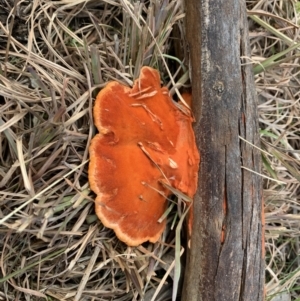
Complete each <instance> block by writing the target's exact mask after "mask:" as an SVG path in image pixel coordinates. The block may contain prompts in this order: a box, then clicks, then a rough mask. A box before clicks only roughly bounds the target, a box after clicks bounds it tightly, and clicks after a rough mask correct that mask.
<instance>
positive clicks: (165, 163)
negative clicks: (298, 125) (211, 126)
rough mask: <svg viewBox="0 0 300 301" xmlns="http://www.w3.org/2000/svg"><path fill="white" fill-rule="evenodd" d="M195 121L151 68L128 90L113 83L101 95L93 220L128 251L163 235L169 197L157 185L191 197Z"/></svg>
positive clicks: (92, 168)
mask: <svg viewBox="0 0 300 301" xmlns="http://www.w3.org/2000/svg"><path fill="white" fill-rule="evenodd" d="M192 121H193V118H192V117H191V115H190V114H184V113H183V112H182V111H181V110H179V109H178V107H177V106H176V105H175V104H174V103H173V101H172V99H171V98H170V96H169V93H168V89H167V88H166V87H163V88H162V87H161V85H160V76H159V73H158V72H157V71H156V70H154V69H152V68H150V67H143V68H142V69H141V73H140V77H139V79H137V80H136V81H135V82H134V85H133V87H132V88H129V87H126V86H124V85H122V84H120V83H118V82H116V81H114V82H110V83H108V84H107V86H106V87H105V88H104V89H102V90H101V91H100V92H99V94H98V96H97V98H96V102H95V106H94V123H95V125H96V127H97V129H98V131H99V134H97V135H96V136H95V137H94V138H93V139H92V142H91V145H90V149H89V151H90V165H89V182H90V186H91V189H92V190H93V191H94V192H95V193H96V195H97V197H96V200H95V210H96V214H97V216H98V217H99V219H100V220H101V221H102V223H103V224H104V225H105V226H106V227H108V228H111V229H113V230H114V231H115V233H116V235H117V236H118V238H119V239H120V240H121V241H123V242H125V243H126V244H127V245H129V246H137V245H139V244H141V243H143V242H145V241H150V242H156V241H157V240H158V239H159V237H160V235H161V234H162V232H163V230H164V228H165V223H166V222H165V221H163V222H161V223H159V222H158V219H159V218H160V217H161V216H162V215H163V213H164V212H165V210H166V208H167V200H166V198H167V196H168V195H170V191H169V190H168V189H167V188H166V187H164V186H163V185H162V184H161V181H162V180H163V181H165V182H167V183H169V185H171V186H173V187H174V188H176V189H178V190H180V191H181V192H183V193H185V194H186V195H188V196H190V197H193V196H194V194H195V191H196V186H197V176H198V166H199V154H198V151H197V148H196V145H195V137H194V133H193V130H192Z"/></svg>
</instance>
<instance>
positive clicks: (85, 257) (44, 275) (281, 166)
mask: <svg viewBox="0 0 300 301" xmlns="http://www.w3.org/2000/svg"><path fill="white" fill-rule="evenodd" d="M150 2H151V3H152V5H150V6H149V5H148V1H146V4H147V5H144V4H142V3H141V4H139V3H138V2H137V3H136V4H133V3H134V1H129V0H122V1H114V0H101V1H99V0H95V1H94V0H90V1H84V0H77V1H68V0H61V1H41V0H39V1H20V2H19V1H15V2H14V1H9V0H0V108H1V109H0V148H1V149H0V204H1V206H0V218H1V219H2V220H1V221H2V222H1V225H0V238H1V240H0V249H1V254H0V255H1V257H0V258H1V260H0V269H1V270H0V271H1V272H0V275H1V279H0V300H45V299H46V300H120V301H121V300H122V301H123V300H124V301H125V300H141V299H142V296H144V300H146V301H150V300H160V301H162V300H170V298H171V295H172V279H173V266H174V249H175V230H174V229H170V226H171V223H172V219H173V217H172V215H171V216H170V218H169V219H170V223H169V225H170V226H169V227H168V228H167V230H166V231H165V233H164V235H163V238H162V240H161V241H160V242H159V243H157V244H155V245H152V244H145V245H143V246H140V247H137V248H130V247H127V246H125V245H124V244H123V243H121V242H119V241H118V240H117V239H116V238H115V236H114V233H113V232H112V231H110V230H108V229H106V228H104V227H103V226H102V225H101V223H100V222H97V218H96V216H95V214H94V208H93V207H94V206H93V198H94V195H93V194H92V193H91V191H90V190H89V185H88V180H87V164H88V145H89V143H90V140H91V138H92V137H93V136H94V134H95V129H94V127H93V123H92V105H93V98H94V96H95V95H96V93H97V91H98V90H99V89H100V88H101V87H103V85H104V84H105V83H106V82H107V81H109V80H112V79H113V80H118V81H121V82H123V83H126V84H129V85H130V84H131V83H132V81H133V80H134V79H135V78H136V77H137V75H138V73H139V70H140V67H141V66H142V65H150V66H153V67H155V68H158V69H159V70H160V72H161V74H162V75H163V80H164V83H165V84H167V85H168V86H169V87H170V88H171V89H172V93H175V92H176V91H175V90H176V89H177V88H180V87H182V86H185V87H186V85H187V83H188V71H187V69H186V66H187V65H188V64H187V60H186V59H185V58H186V53H185V52H186V49H187V47H186V45H185V39H184V32H183V27H182V22H183V17H184V14H183V9H182V6H181V1H175V0H174V1H170V2H171V3H170V4H168V2H169V1H158V0H153V1H150ZM14 3H15V4H14ZM248 8H249V13H251V15H252V14H255V15H256V17H253V18H254V19H253V20H250V21H249V23H250V31H251V47H252V60H253V65H255V64H257V66H263V68H265V69H262V70H263V72H260V70H259V67H256V69H255V71H256V72H257V74H256V77H255V80H256V86H257V93H258V99H259V113H260V127H261V139H262V147H263V148H264V150H266V151H267V152H268V153H269V155H266V154H264V155H263V158H264V168H265V170H264V172H265V174H266V175H268V176H269V177H273V178H274V179H277V180H278V182H276V181H270V180H265V186H264V188H265V211H266V222H267V226H266V250H267V258H266V259H267V266H266V271H267V274H266V275H267V278H266V288H267V293H268V295H269V296H271V295H273V294H276V293H278V292H282V291H285V290H287V291H288V292H289V294H290V296H291V297H292V299H293V300H296V299H297V298H300V293H299V273H300V268H299V267H300V261H299V259H298V257H297V256H298V254H299V238H298V237H299V218H300V214H299V210H300V207H299V196H298V194H299V180H300V173H299V171H298V170H299V157H300V151H299V146H300V141H299V124H300V122H299V121H300V119H299V116H300V115H299V112H300V105H299V91H300V89H299V88H300V80H299V75H298V74H299V54H298V45H297V46H295V47H293V48H294V49H293V50H292V51H288V52H287V53H283V54H282V55H279V56H278V57H277V58H276V60H269V61H267V62H265V60H266V59H267V58H270V57H272V56H273V55H276V54H277V55H278V54H281V52H283V51H284V50H286V49H288V47H290V46H293V45H294V42H297V41H298V39H299V38H298V34H299V28H298V26H297V24H298V14H299V12H298V11H299V10H297V9H298V8H297V3H296V2H293V1H286V0H283V1H279V0H276V1H275V0H274V1H268V0H261V1H248ZM153 16H155V18H153ZM255 18H256V19H255ZM258 19H259V20H262V21H265V22H266V23H267V25H269V27H267V25H265V24H264V23H258V21H259V20H258ZM270 26H271V27H270ZM174 27H175V29H176V31H175V35H176V37H178V40H176V39H175V38H174V36H173V37H172V36H171V34H173V33H172V28H174ZM273 29H274V30H273ZM179 40H180V41H181V45H180V43H179V44H178V43H176V41H179ZM178 45H179V46H178ZM176 47H181V48H180V49H181V50H180V51H179V53H182V55H181V56H180V57H175V56H174V55H175V54H176V53H175V54H174V51H173V49H174V48H176ZM177 53H178V52H177ZM170 54H171V55H170ZM166 66H169V67H171V68H172V74H174V76H173V77H172V78H170V74H169V72H168V70H167V68H166ZM282 182H283V183H285V184H282ZM9 214H10V215H9ZM4 219H5V220H4Z"/></svg>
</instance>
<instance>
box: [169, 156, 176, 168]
mask: <svg viewBox="0 0 300 301" xmlns="http://www.w3.org/2000/svg"><path fill="white" fill-rule="evenodd" d="M169 165H170V167H171V168H174V169H177V168H178V164H177V163H176V162H175V161H174V160H172V159H171V158H169Z"/></svg>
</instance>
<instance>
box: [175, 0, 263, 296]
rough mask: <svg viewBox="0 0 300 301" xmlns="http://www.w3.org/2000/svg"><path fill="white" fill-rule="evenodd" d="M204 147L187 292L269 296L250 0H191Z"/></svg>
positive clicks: (196, 106)
mask: <svg viewBox="0 0 300 301" xmlns="http://www.w3.org/2000/svg"><path fill="white" fill-rule="evenodd" d="M185 6H186V13H187V16H186V20H187V24H186V31H187V38H188V41H189V47H190V63H191V75H192V93H193V110H194V114H195V118H196V124H195V133H196V140H197V145H198V148H199V150H200V154H201V164H200V172H199V183H198V191H197V193H196V196H195V199H194V216H195V218H194V223H193V233H192V238H191V248H190V249H189V250H188V258H187V266H186V271H185V277H184V287H183V292H182V298H181V300H189V301H196V300H197V301H200V300H202V301H207V300H210V301H222V300H228V301H229V300H230V301H232V300H239V301H241V300H243V301H245V300H249V301H250V300H251V301H258V300H263V281H264V277H263V274H264V260H263V256H262V235H263V234H262V221H261V209H262V185H261V178H260V177H259V176H257V175H256V174H254V173H253V172H250V171H248V170H245V169H244V168H243V167H246V168H249V169H251V170H253V171H255V172H260V153H259V151H257V150H256V149H255V148H253V147H252V146H251V145H249V144H248V143H245V142H244V141H242V140H240V139H239V136H240V137H242V138H244V139H246V140H247V141H248V142H250V143H252V144H254V145H259V135H258V117H257V111H256V96H255V86H254V81H253V75H252V67H251V65H250V64H245V63H246V62H249V61H246V60H243V59H241V57H250V50H249V42H248V24H247V16H246V8H245V1H243V0H226V1H223V0H186V2H185Z"/></svg>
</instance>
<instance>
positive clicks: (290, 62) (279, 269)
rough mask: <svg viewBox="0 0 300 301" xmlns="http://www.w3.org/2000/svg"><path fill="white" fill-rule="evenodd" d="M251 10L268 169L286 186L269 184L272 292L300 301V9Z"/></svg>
mask: <svg viewBox="0 0 300 301" xmlns="http://www.w3.org/2000/svg"><path fill="white" fill-rule="evenodd" d="M248 9H249V14H250V17H251V18H252V20H251V19H250V22H249V24H250V32H251V49H252V60H253V62H254V63H256V64H257V65H256V67H255V69H254V70H255V72H257V74H256V77H255V81H256V88H257V94H258V101H259V106H258V108H259V118H260V119H259V122H260V128H261V142H262V147H263V148H264V150H266V151H267V152H268V153H269V155H266V154H263V160H264V161H263V162H264V168H265V172H266V173H267V174H269V175H271V176H272V177H273V178H274V179H277V180H278V181H280V182H276V181H269V180H268V181H265V182H264V188H265V190H264V201H265V213H266V252H267V253H266V290H267V293H268V295H269V296H270V299H271V296H272V295H274V294H276V293H279V292H287V293H288V294H287V296H288V297H290V298H291V300H300V287H299V285H300V282H299V279H300V278H299V275H300V261H299V257H298V256H299V252H300V249H299V234H300V224H299V219H300V205H299V204H300V203H299V200H300V198H299V191H300V190H299V188H300V187H299V183H300V172H299V167H300V164H299V162H300V161H299V159H300V152H299V147H300V139H299V138H300V137H299V134H300V127H299V125H300V123H299V121H300V119H299V117H300V104H299V99H300V98H299V91H300V89H299V88H300V77H299V71H300V69H299V53H298V51H299V47H300V44H299V45H298V44H297V43H299V33H300V31H299V26H298V24H299V16H300V10H299V4H298V3H297V2H296V1H265V0H264V1H248ZM253 14H254V15H255V16H253ZM295 44H296V46H294V45H295ZM287 50H288V51H287ZM266 59H268V60H266ZM261 66H262V67H263V68H262V69H261V70H259V69H260V67H261ZM282 182H283V183H284V184H282Z"/></svg>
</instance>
